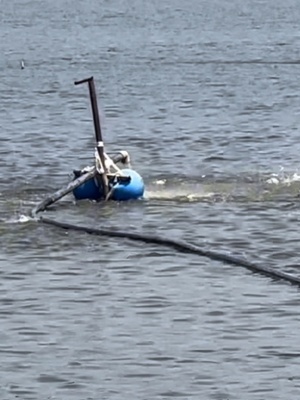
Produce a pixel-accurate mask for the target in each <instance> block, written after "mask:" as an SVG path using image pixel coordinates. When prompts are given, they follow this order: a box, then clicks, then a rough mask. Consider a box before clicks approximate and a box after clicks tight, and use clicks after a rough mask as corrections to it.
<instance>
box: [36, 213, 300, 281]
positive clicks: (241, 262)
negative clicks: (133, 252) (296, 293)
mask: <svg viewBox="0 0 300 400" xmlns="http://www.w3.org/2000/svg"><path fill="white" fill-rule="evenodd" d="M38 221H39V222H41V223H43V224H47V225H52V226H55V227H58V228H61V229H64V230H74V231H78V232H85V233H88V234H91V235H97V236H108V237H115V238H125V239H130V240H134V241H139V242H144V243H152V244H157V245H160V246H167V247H171V248H173V249H175V250H177V251H179V252H183V253H191V254H197V255H199V256H202V257H207V258H210V259H211V260H216V261H221V262H226V263H228V264H232V265H236V266H239V267H244V268H246V269H248V270H250V271H252V272H254V273H259V274H262V275H265V276H268V277H270V278H273V279H277V280H283V281H285V282H288V283H290V284H292V285H295V286H298V287H300V278H298V277H296V276H293V275H290V274H287V273H285V272H282V271H277V270H276V269H273V268H270V267H268V266H264V265H258V264H255V263H252V262H250V261H247V260H245V259H243V258H240V257H236V256H234V255H230V254H222V253H218V252H215V251H211V250H204V249H202V248H201V247H199V246H196V245H193V244H190V243H187V242H184V241H181V240H173V239H169V238H166V237H160V236H154V235H144V234H141V233H133V232H132V233H131V232H122V231H119V230H115V229H96V228H90V227H86V226H80V225H73V224H69V223H65V222H58V221H55V220H51V219H48V218H44V217H40V218H39V219H38Z"/></svg>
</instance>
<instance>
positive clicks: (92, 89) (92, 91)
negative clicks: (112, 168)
mask: <svg viewBox="0 0 300 400" xmlns="http://www.w3.org/2000/svg"><path fill="white" fill-rule="evenodd" d="M85 82H88V85H89V93H90V101H91V106H92V113H93V121H94V129H95V136H96V147H97V151H98V154H99V158H100V160H101V164H102V167H103V172H102V174H100V178H101V185H102V189H103V194H104V198H106V196H107V193H108V190H109V188H108V179H107V171H106V167H105V157H104V144H103V139H102V132H101V125H100V118H99V110H98V102H97V96H96V88H95V83H94V78H93V77H90V78H87V79H83V80H82V81H77V82H75V85H79V84H81V83H85Z"/></svg>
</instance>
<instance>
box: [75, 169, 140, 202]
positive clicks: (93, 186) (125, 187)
mask: <svg viewBox="0 0 300 400" xmlns="http://www.w3.org/2000/svg"><path fill="white" fill-rule="evenodd" d="M122 172H123V173H124V175H125V176H128V177H129V178H130V179H129V180H128V181H126V180H124V181H123V180H121V181H118V180H116V181H112V182H110V183H109V186H110V189H112V192H111V196H110V199H111V200H116V201H126V200H136V199H139V198H141V197H143V195H144V190H145V185H144V181H143V179H142V177H141V176H140V175H139V174H138V173H137V172H136V171H134V170H132V169H123V170H122ZM73 194H74V197H75V198H76V200H83V199H89V200H100V199H101V198H103V190H102V187H101V186H99V184H98V182H97V180H96V179H95V178H93V179H90V180H88V181H87V182H85V183H83V184H82V185H80V186H79V187H77V188H76V189H74V190H73Z"/></svg>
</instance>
